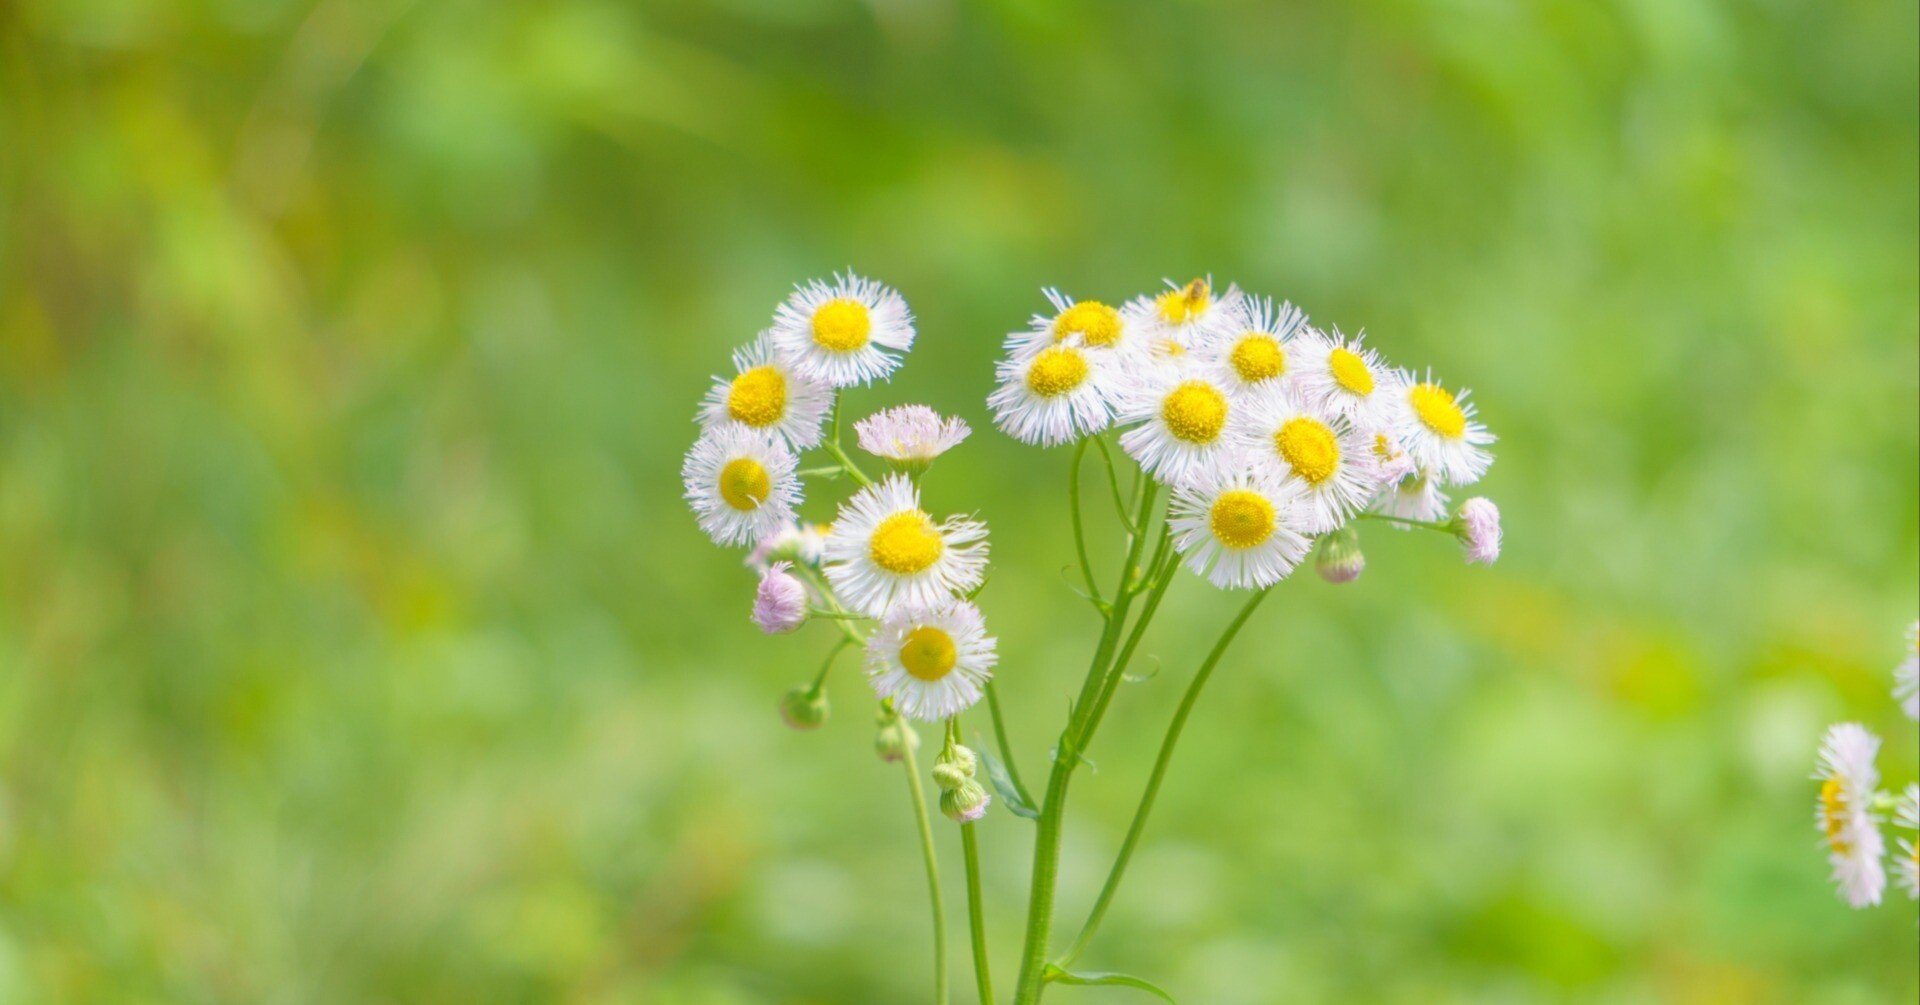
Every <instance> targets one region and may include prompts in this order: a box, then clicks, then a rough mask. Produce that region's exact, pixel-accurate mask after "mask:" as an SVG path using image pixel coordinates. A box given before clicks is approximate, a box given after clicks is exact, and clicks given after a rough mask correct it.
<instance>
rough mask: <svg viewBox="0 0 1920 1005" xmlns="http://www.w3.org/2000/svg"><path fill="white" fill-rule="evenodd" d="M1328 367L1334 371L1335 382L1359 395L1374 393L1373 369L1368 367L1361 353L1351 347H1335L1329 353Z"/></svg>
mask: <svg viewBox="0 0 1920 1005" xmlns="http://www.w3.org/2000/svg"><path fill="white" fill-rule="evenodd" d="M1327 369H1329V370H1331V371H1333V380H1334V383H1337V384H1339V385H1340V386H1341V387H1344V388H1346V389H1347V390H1348V391H1350V392H1352V393H1354V394H1358V395H1368V394H1372V393H1373V371H1372V370H1369V369H1367V361H1366V360H1364V359H1361V358H1360V354H1359V353H1357V352H1353V351H1352V350H1349V349H1335V350H1333V351H1332V352H1330V353H1327Z"/></svg>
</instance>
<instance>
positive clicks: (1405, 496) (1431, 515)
mask: <svg viewBox="0 0 1920 1005" xmlns="http://www.w3.org/2000/svg"><path fill="white" fill-rule="evenodd" d="M1372 509H1373V512H1375V513H1378V514H1380V515H1381V516H1390V517H1393V518H1395V519H1397V520H1422V521H1426V522H1428V523H1432V522H1434V521H1437V520H1441V519H1444V518H1445V517H1446V515H1447V494H1446V493H1445V492H1443V491H1441V489H1440V482H1439V481H1438V480H1436V479H1435V478H1433V477H1432V476H1431V475H1428V474H1427V473H1426V472H1425V471H1421V470H1418V469H1415V471H1414V472H1413V474H1410V475H1408V476H1406V477H1405V478H1402V479H1401V480H1400V481H1398V482H1396V483H1394V484H1393V485H1390V486H1388V487H1386V488H1384V489H1381V490H1380V494H1379V495H1377V496H1375V497H1374V499H1373V506H1372ZM1392 526H1393V527H1394V528H1395V529H1396V530H1410V529H1411V528H1409V527H1408V526H1407V525H1405V524H1399V523H1396V524H1393V525H1392Z"/></svg>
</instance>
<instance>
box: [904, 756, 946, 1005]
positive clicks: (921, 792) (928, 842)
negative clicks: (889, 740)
mask: <svg viewBox="0 0 1920 1005" xmlns="http://www.w3.org/2000/svg"><path fill="white" fill-rule="evenodd" d="M902 749H903V750H904V751H905V753H904V755H903V756H902V757H901V758H900V760H901V763H903V764H905V765H906V767H907V790H908V791H909V792H911V793H912V794H913V822H914V823H915V824H917V825H918V826H919V828H920V854H921V856H922V857H924V858H925V859H926V861H927V893H928V895H929V896H930V897H931V899H932V900H933V1000H934V1002H935V1003H936V1005H947V912H946V906H945V905H944V904H943V903H942V902H941V899H940V863H939V860H938V859H937V858H936V857H935V856H934V851H933V825H932V823H930V822H929V821H928V819H927V793H926V789H925V788H923V787H922V786H921V784H920V767H919V765H918V764H916V763H915V762H914V757H913V744H911V743H907V744H904V745H903V748H902Z"/></svg>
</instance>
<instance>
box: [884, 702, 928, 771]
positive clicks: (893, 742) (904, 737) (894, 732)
mask: <svg viewBox="0 0 1920 1005" xmlns="http://www.w3.org/2000/svg"><path fill="white" fill-rule="evenodd" d="M874 721H875V722H877V723H879V725H880V732H879V733H878V734H877V735H875V736H874V738H873V752H874V753H876V754H879V755H880V759H881V760H883V761H897V760H899V759H901V758H903V757H905V756H907V752H908V751H911V750H914V749H916V748H917V747H919V746H920V735H919V734H918V733H915V732H914V731H913V727H912V726H909V725H907V722H906V720H905V719H902V718H900V715H899V713H897V712H895V711H893V710H892V709H888V708H882V709H881V710H880V713H879V714H878V715H876V716H875V717H874Z"/></svg>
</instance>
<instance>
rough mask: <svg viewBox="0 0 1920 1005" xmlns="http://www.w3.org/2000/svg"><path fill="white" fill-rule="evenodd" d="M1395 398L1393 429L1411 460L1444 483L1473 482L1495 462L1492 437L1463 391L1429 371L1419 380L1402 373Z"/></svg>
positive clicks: (1469, 483)
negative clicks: (1436, 379)
mask: <svg viewBox="0 0 1920 1005" xmlns="http://www.w3.org/2000/svg"><path fill="white" fill-rule="evenodd" d="M1394 400H1395V404H1396V410H1397V412H1398V415H1397V418H1396V419H1395V422H1394V430H1395V432H1396V433H1398V435H1399V437H1400V442H1401V443H1402V444H1403V445H1405V446H1406V448H1407V453H1408V454H1409V455H1411V456H1412V457H1413V460H1414V463H1416V464H1418V465H1419V466H1420V467H1421V468H1422V469H1424V470H1426V471H1431V472H1433V473H1434V474H1435V475H1436V476H1438V477H1439V479H1440V480H1441V481H1442V482H1445V483H1446V484H1448V485H1471V484H1473V483H1474V482H1477V481H1479V480H1480V476H1481V475H1484V474H1486V473H1487V466H1488V465H1490V464H1492V463H1493V454H1491V453H1489V452H1488V451H1487V446H1488V444H1491V443H1492V442H1493V439H1494V437H1493V434H1492V433H1489V432H1487V427H1485V426H1483V425H1481V424H1480V423H1478V422H1476V421H1474V417H1473V414H1474V408H1473V403H1472V402H1470V401H1468V400H1467V392H1466V391H1461V392H1460V393H1459V394H1457V395H1456V394H1453V393H1452V392H1450V391H1448V390H1447V389H1446V388H1444V387H1441V386H1440V385H1439V384H1437V383H1435V382H1434V380H1433V378H1432V376H1428V378H1427V379H1426V380H1422V381H1415V380H1413V379H1412V378H1411V377H1403V378H1402V379H1401V381H1400V382H1399V383H1398V385H1397V386H1396V388H1395V391H1394Z"/></svg>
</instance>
